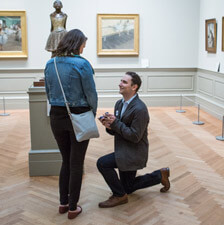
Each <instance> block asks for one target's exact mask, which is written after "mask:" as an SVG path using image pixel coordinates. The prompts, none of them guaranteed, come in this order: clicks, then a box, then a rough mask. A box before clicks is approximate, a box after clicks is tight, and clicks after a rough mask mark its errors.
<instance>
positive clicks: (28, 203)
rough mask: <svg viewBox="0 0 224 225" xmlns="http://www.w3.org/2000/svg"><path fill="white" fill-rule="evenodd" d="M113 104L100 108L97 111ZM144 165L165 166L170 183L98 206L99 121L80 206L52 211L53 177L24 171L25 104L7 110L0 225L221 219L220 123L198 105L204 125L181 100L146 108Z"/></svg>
mask: <svg viewBox="0 0 224 225" xmlns="http://www.w3.org/2000/svg"><path fill="white" fill-rule="evenodd" d="M105 111H110V112H112V109H101V110H99V114H101V113H102V112H105ZM149 111H150V116H151V122H150V126H149V141H150V147H149V160H148V167H147V168H145V169H143V170H141V171H139V174H144V173H146V172H151V171H153V170H156V169H159V168H161V167H165V166H169V167H170V169H171V178H170V180H171V190H170V191H169V192H168V193H160V192H159V189H160V188H161V185H157V186H154V187H152V188H148V189H144V190H139V191H136V192H135V193H134V194H132V195H130V196H129V203H128V204H125V205H122V206H118V207H115V208H111V209H99V208H98V206H97V205H98V202H100V201H103V200H105V199H107V198H108V197H109V195H110V191H109V189H108V187H107V185H106V184H105V182H104V180H103V178H102V177H101V175H100V174H99V172H98V171H97V168H96V166H95V164H96V160H97V159H98V158H99V157H100V156H102V155H104V154H106V153H109V152H112V151H113V139H112V137H111V136H109V135H108V134H106V133H105V132H104V129H103V128H102V126H100V124H99V128H100V133H101V136H100V138H99V139H94V140H91V142H90V146H89V149H88V152H87V156H86V160H85V176H84V178H83V186H82V192H81V198H80V205H82V207H83V213H82V214H80V215H79V216H78V217H77V218H76V219H75V220H72V221H69V220H68V219H67V215H59V214H58V177H29V175H28V152H29V150H30V135H29V112H28V110H17V111H10V113H11V115H10V116H9V117H0V224H1V225H3V224H4V225H6V224H7V225H12V224H13V225H14V224H17V225H18V224H21V225H26V224H34V225H36V224H46V225H51V224H52V225H53V224H79V225H80V224H82V225H115V224H116V225H126V224H130V225H143V224H145V225H198V224H201V225H224V191H223V189H224V159H223V158H224V142H221V141H217V140H216V139H215V136H217V135H221V126H222V122H221V121H220V120H217V119H215V118H214V117H212V116H210V115H208V114H207V113H205V112H201V120H202V121H203V122H205V125H203V126H197V125H193V124H192V121H195V120H197V114H196V113H197V110H196V108H194V107H188V108H187V112H186V113H184V114H179V113H176V112H175V108H149Z"/></svg>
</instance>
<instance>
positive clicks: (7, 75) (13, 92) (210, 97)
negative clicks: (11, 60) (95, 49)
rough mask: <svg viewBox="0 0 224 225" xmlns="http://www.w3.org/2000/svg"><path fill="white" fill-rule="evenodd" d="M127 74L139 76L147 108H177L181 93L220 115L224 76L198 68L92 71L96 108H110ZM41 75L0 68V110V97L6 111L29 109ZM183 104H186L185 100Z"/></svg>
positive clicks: (35, 70) (38, 89) (26, 70)
mask: <svg viewBox="0 0 224 225" xmlns="http://www.w3.org/2000/svg"><path fill="white" fill-rule="evenodd" d="M127 71H135V72H137V73H139V75H140V76H141V78H142V87H141V88H140V90H139V95H140V97H142V99H143V100H144V101H145V102H146V104H147V105H148V106H178V105H179V98H180V95H181V94H183V95H185V96H189V97H190V98H192V99H194V100H198V101H200V102H201V103H203V104H204V105H205V106H206V107H208V108H210V109H211V110H210V111H212V108H213V107H214V108H215V109H217V111H218V113H222V110H223V109H222V108H223V107H222V105H224V102H223V100H224V97H223V96H224V93H223V92H224V74H223V73H218V72H213V71H209V70H205V69H201V68H131V67H130V68H129V67H127V68H95V81H96V86H97V91H98V96H99V107H113V106H114V104H115V102H116V101H117V100H118V99H120V98H121V95H119V93H118V84H119V82H120V78H121V76H122V75H123V74H124V73H125V72H127ZM43 74H44V69H40V68H34V69H23V68H14V69H6V68H2V69H0V110H1V109H2V105H1V102H2V100H1V99H2V97H3V96H4V97H5V100H6V109H22V108H29V99H28V89H29V88H30V87H31V86H32V83H33V81H36V80H39V79H40V78H42V77H43V76H44V75H43ZM164 81H165V83H163V82H164ZM175 81H176V82H175ZM203 81H204V82H205V84H206V85H208V86H207V87H206V85H205V86H203V89H201V88H200V83H201V82H203ZM201 84H202V83H201ZM203 85H204V84H203ZM222 88H223V89H222ZM40 89H42V91H43V92H44V91H45V89H44V87H41V88H38V87H37V89H36V90H37V92H39V91H40ZM35 101H39V100H38V99H35ZM184 104H187V105H189V104H190V103H189V102H187V101H185V102H184ZM207 111H208V110H207ZM212 114H214V113H212Z"/></svg>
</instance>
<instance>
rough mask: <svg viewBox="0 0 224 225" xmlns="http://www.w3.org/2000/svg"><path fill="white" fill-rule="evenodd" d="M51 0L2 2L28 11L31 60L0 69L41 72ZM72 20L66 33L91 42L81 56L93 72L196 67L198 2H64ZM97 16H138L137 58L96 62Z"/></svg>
mask: <svg viewBox="0 0 224 225" xmlns="http://www.w3.org/2000/svg"><path fill="white" fill-rule="evenodd" d="M53 2H54V1H53V0H51V1H49V0H38V1H34V0H17V1H15V0H7V1H4V0H1V4H0V8H1V9H9V10H10V9H24V10H26V13H27V38H28V54H29V56H28V59H25V60H24V59H21V60H18V59H16V60H2V59H1V60H0V68H27V69H43V68H44V66H45V63H46V61H47V60H48V59H49V57H50V55H51V54H50V53H49V52H46V51H45V50H44V48H45V44H46V41H47V38H48V35H49V33H50V27H51V25H50V18H49V15H50V13H52V12H53V11H54V8H53ZM62 3H63V8H62V11H63V12H65V13H66V14H67V15H68V19H67V30H70V29H73V28H79V29H81V30H82V31H83V32H84V33H85V34H86V36H87V37H88V42H87V47H86V49H85V52H84V54H83V56H84V57H86V58H88V59H89V60H90V62H91V63H92V64H93V66H94V68H105V67H106V68H108V67H109V68H111V67H116V68H120V67H132V68H133V67H134V68H135V67H141V60H142V59H148V60H149V65H150V68H176V67H177V68H189V67H197V58H198V35H199V33H198V32H199V11H200V8H199V7H200V1H199V0H122V1H121V0H113V1H109V0H75V1H74V0H62ZM98 13H112V14H113V13H124V14H133V13H134V14H139V15H140V25H139V28H140V33H139V37H140V40H139V43H140V51H139V52H140V54H139V57H106V58H105V57H104V58H102V57H97V53H96V51H97V46H96V43H97V25H96V15H97V14H98Z"/></svg>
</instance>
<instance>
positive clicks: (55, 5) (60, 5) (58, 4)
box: [53, 0, 63, 9]
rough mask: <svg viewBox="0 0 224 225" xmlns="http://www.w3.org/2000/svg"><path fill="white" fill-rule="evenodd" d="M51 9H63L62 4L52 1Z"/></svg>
mask: <svg viewBox="0 0 224 225" xmlns="http://www.w3.org/2000/svg"><path fill="white" fill-rule="evenodd" d="M53 7H54V8H55V9H61V8H62V7H63V5H62V2H61V1H59V0H56V1H54V4H53Z"/></svg>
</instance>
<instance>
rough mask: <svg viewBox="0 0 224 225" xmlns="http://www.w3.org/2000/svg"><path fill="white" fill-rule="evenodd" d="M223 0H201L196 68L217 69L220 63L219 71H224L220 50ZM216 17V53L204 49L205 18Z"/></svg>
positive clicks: (223, 61)
mask: <svg viewBox="0 0 224 225" xmlns="http://www.w3.org/2000/svg"><path fill="white" fill-rule="evenodd" d="M223 9H224V1H223V0H201V4H200V20H199V38H198V40H199V47H198V65H197V67H198V68H201V69H206V70H210V71H217V64H218V63H220V72H221V73H223V72H224V52H222V50H221V49H222V17H224V10H223ZM207 19H216V22H217V50H216V53H208V52H207V51H206V50H205V20H207Z"/></svg>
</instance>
